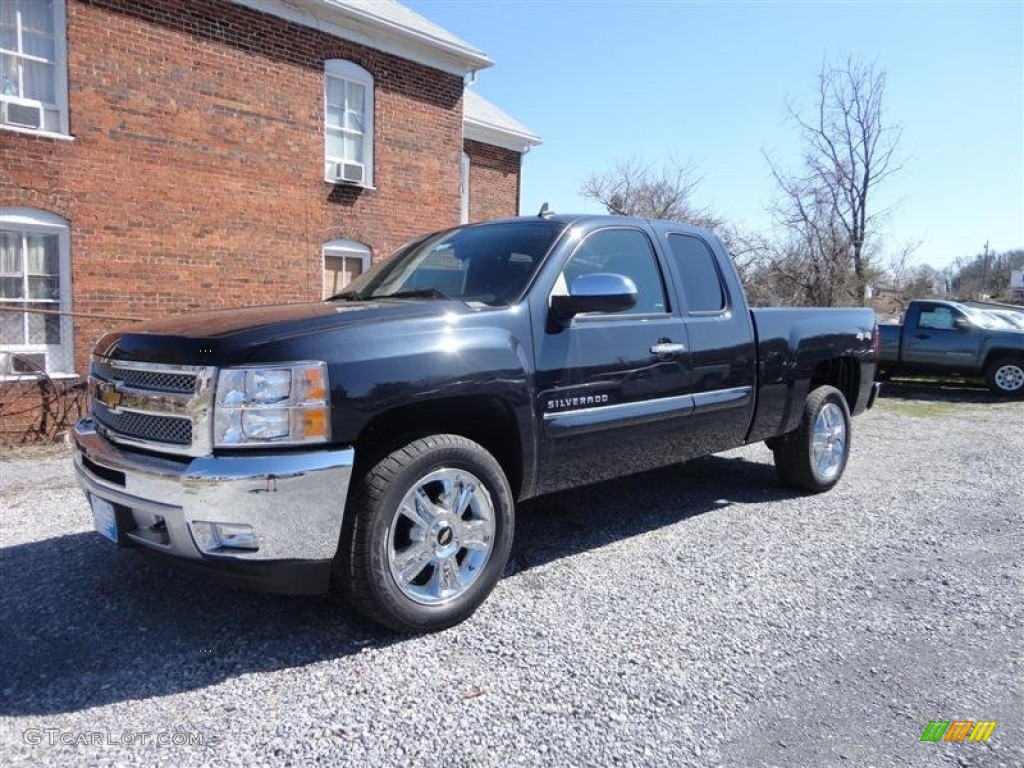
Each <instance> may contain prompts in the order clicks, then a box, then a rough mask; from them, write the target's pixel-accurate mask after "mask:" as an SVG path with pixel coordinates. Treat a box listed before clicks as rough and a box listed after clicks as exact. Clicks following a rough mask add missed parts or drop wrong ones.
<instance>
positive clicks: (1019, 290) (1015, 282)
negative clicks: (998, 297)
mask: <svg viewBox="0 0 1024 768" xmlns="http://www.w3.org/2000/svg"><path fill="white" fill-rule="evenodd" d="M1010 295H1011V296H1012V297H1013V299H1014V300H1015V301H1024V269H1014V270H1012V271H1011V272H1010Z"/></svg>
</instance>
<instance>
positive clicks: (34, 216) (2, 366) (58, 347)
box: [0, 208, 75, 379]
mask: <svg viewBox="0 0 1024 768" xmlns="http://www.w3.org/2000/svg"><path fill="white" fill-rule="evenodd" d="M0 229H2V230H5V231H14V232H20V233H21V235H22V237H24V236H25V235H27V234H38V235H57V244H58V263H59V266H58V269H59V270H60V274H59V276H58V277H59V285H60V299H59V304H58V307H59V309H60V311H61V312H63V313H70V312H71V229H70V227H69V225H68V222H67V221H66V220H65V219H62V218H61V217H60V216H57V215H56V214H53V213H48V212H47V211H41V210H38V209H36V208H0ZM23 256H24V254H23ZM24 269H25V265H24V263H23V264H22V270H24ZM32 301H33V300H32V299H28V298H25V299H18V300H17V303H19V304H31V303H32ZM36 301H39V302H40V303H46V304H48V303H50V302H43V301H42V300H38V299H37V300H36ZM5 303H6V302H5ZM26 314H27V313H26ZM73 333H74V327H73V323H72V320H71V316H70V314H63V315H61V319H60V340H61V341H60V344H5V343H4V342H3V340H2V339H0V379H3V378H11V377H12V376H18V374H12V373H10V371H9V370H8V368H9V366H8V364H7V359H6V358H7V355H8V354H18V355H24V354H45V355H46V373H47V374H48V375H49V376H51V377H53V378H57V377H71V376H74V375H75V372H74V366H75V360H74V355H75V344H74V338H73V336H72V334H73ZM62 365H63V368H62V367H60V366H62Z"/></svg>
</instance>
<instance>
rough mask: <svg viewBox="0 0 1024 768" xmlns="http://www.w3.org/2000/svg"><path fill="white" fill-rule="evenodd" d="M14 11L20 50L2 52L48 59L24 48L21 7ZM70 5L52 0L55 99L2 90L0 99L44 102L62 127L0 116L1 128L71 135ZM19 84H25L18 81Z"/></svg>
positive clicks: (29, 132)
mask: <svg viewBox="0 0 1024 768" xmlns="http://www.w3.org/2000/svg"><path fill="white" fill-rule="evenodd" d="M3 1H4V2H13V3H15V4H16V8H17V5H18V4H19V0H3ZM15 13H17V14H19V16H18V18H19V23H18V25H17V27H16V29H17V34H18V40H19V42H18V48H19V49H18V50H11V49H8V48H0V55H9V56H15V57H17V58H18V59H27V60H30V61H38V62H44V61H45V62H47V63H50V62H49V60H48V59H43V58H41V57H38V56H32V55H30V54H26V53H23V52H22V51H21V47H22V46H21V24H20V12H19V11H18V10H16V11H15ZM67 40H68V38H67V9H66V7H65V0H53V43H54V45H53V49H54V56H55V59H54V61H53V62H52V63H53V69H54V82H53V92H54V97H55V98H56V102H53V103H48V102H39V101H35V100H34V99H24V98H22V97H21V96H20V94H19V95H17V96H6V95H4V94H3V93H2V92H0V101H13V102H16V103H22V104H25V103H35V104H41V105H42V107H43V109H44V110H50V111H56V112H57V114H58V121H59V123H60V125H59V131H51V130H46V129H45V128H38V129H35V128H26V127H24V126H20V125H9V124H7V123H5V122H4V121H3V120H2V116H0V130H4V131H12V132H14V133H28V134H32V135H33V136H51V137H54V138H62V139H67V138H70V133H71V131H70V125H69V121H68V43H67ZM19 88H23V86H22V85H21V84H20V83H19Z"/></svg>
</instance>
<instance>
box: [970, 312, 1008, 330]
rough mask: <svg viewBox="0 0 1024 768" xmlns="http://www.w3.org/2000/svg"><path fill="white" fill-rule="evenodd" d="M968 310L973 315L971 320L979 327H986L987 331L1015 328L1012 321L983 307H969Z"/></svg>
mask: <svg viewBox="0 0 1024 768" xmlns="http://www.w3.org/2000/svg"><path fill="white" fill-rule="evenodd" d="M967 311H968V313H969V315H970V317H971V322H972V323H974V324H975V325H976V326H978V327H979V328H984V329H985V330H987V331H1005V330H1015V329H1014V327H1013V324H1012V323H1010V321H1008V320H1005V319H1003V318H1002V317H1000V316H999V315H996V314H993V313H992V312H986V311H985V310H983V309H974V308H973V307H968V308H967Z"/></svg>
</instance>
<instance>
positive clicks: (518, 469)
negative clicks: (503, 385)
mask: <svg viewBox="0 0 1024 768" xmlns="http://www.w3.org/2000/svg"><path fill="white" fill-rule="evenodd" d="M523 433H524V432H523V430H522V429H521V427H520V423H519V420H518V419H517V417H516V412H515V410H514V409H513V407H512V405H511V404H510V403H509V402H508V401H506V400H504V399H502V398H500V397H498V396H496V395H469V396H460V397H450V398H438V399H432V400H424V401H422V402H417V403H410V404H407V405H401V406H397V407H395V408H392V409H389V410H387V411H384V412H382V413H379V414H377V415H375V416H374V417H373V418H372V419H371V420H370V421H369V422H367V424H366V425H365V426H364V427H363V429H362V430H361V431H360V433H359V435H358V437H357V438H356V440H355V449H356V471H357V472H358V471H365V470H366V469H368V468H369V467H371V466H373V465H374V464H375V463H376V462H377V461H378V460H379V459H380V458H382V457H383V456H385V455H387V454H388V453H390V452H391V451H393V450H394V449H395V448H398V447H400V446H402V445H404V444H406V443H408V442H410V441H412V440H415V439H417V438H420V437H425V436H427V435H432V434H450V435H461V436H462V437H465V438H468V439H470V440H472V441H473V442H475V443H479V444H480V445H481V446H483V448H484V449H485V450H486V451H487V452H488V453H490V454H491V455H492V456H494V458H495V459H496V460H497V461H498V463H499V464H500V465H501V468H502V469H503V470H504V472H505V476H506V477H507V478H508V483H509V487H510V488H511V489H512V495H513V498H518V496H519V494H520V492H521V491H522V489H523V485H524V477H525V473H524V466H525V465H526V463H527V461H526V459H525V458H524V444H523Z"/></svg>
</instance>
